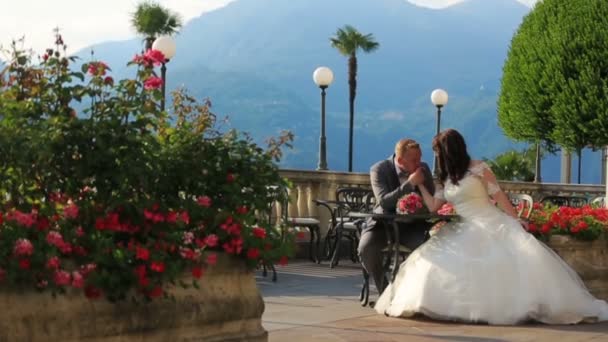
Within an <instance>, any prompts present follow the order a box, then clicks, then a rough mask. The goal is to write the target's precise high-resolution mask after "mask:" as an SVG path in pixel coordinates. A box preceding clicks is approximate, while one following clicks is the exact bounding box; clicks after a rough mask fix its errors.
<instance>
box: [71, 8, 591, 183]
mask: <svg viewBox="0 0 608 342" xmlns="http://www.w3.org/2000/svg"><path fill="white" fill-rule="evenodd" d="M529 10H530V9H529V8H527V7H526V6H524V5H522V4H521V3H519V2H517V1H516V0H470V1H466V2H463V3H460V4H457V5H454V6H450V7H448V8H445V9H442V10H433V9H428V8H423V7H418V6H415V5H412V4H410V3H408V2H407V1H405V0H236V1H234V2H232V3H230V4H228V5H227V6H226V7H223V8H221V9H218V10H216V11H213V12H209V13H205V14H203V15H201V16H200V17H198V18H195V19H192V20H191V21H190V22H188V23H187V25H185V26H184V27H183V29H182V31H181V33H180V34H179V35H178V36H177V37H176V43H177V53H176V56H175V57H174V58H173V59H172V60H171V61H170V62H169V63H168V64H167V70H168V71H167V77H168V79H167V85H168V89H172V88H174V87H177V86H181V85H183V86H185V87H186V88H188V89H189V90H190V91H191V92H192V93H193V94H194V95H196V96H198V97H200V98H205V97H209V98H210V99H211V101H212V103H213V105H214V108H213V109H214V112H216V113H219V114H221V115H228V116H229V117H230V119H231V124H232V125H233V126H234V127H237V128H240V129H243V130H246V131H249V132H251V133H252V135H253V136H254V137H255V138H256V139H257V140H258V141H260V142H261V141H263V140H264V138H266V137H268V136H269V135H276V134H277V133H278V132H279V131H280V130H281V129H289V130H291V131H292V132H294V133H295V135H296V140H295V143H294V149H293V150H291V151H287V154H286V157H285V159H284V160H283V161H282V166H283V167H288V168H302V169H314V168H315V167H316V165H317V153H318V152H317V151H318V140H319V139H318V137H319V129H320V128H319V126H320V124H319V103H320V95H319V89H318V88H317V87H316V86H315V85H314V83H313V81H312V72H313V71H314V69H315V68H316V67H318V66H321V65H325V66H328V67H330V68H331V69H332V70H333V71H334V75H335V79H334V83H333V84H332V85H331V86H330V87H329V88H328V90H327V121H326V124H327V144H328V163H329V167H330V169H332V170H345V169H346V166H347V155H348V84H347V60H346V58H345V57H343V56H341V55H339V54H338V52H337V51H336V50H334V49H333V48H331V46H330V44H329V37H330V36H332V35H333V34H334V33H335V31H336V30H337V28H339V27H342V26H343V25H345V24H350V25H353V26H355V27H356V28H357V29H358V30H360V31H361V32H362V33H373V34H374V37H375V38H376V40H377V41H378V42H379V43H380V48H379V49H378V50H377V51H376V52H374V53H371V54H364V53H359V54H358V62H359V74H358V87H357V98H356V104H355V132H354V167H355V170H356V171H367V170H369V167H370V166H371V165H372V164H373V163H374V162H375V161H377V160H379V159H381V158H384V157H386V156H388V155H389V154H391V153H392V149H393V146H394V143H395V141H396V140H397V139H399V138H401V137H405V136H408V137H412V138H415V139H417V140H419V141H420V142H421V143H422V144H423V147H424V151H423V158H424V159H426V160H429V161H431V158H432V152H431V149H430V141H431V139H432V137H433V136H434V133H435V122H436V121H435V120H436V114H435V108H434V107H433V105H432V104H431V103H430V93H431V91H432V90H433V89H435V88H443V89H446V90H447V91H448V93H449V97H450V99H449V103H448V104H447V106H446V107H445V108H444V109H443V114H442V117H441V120H442V121H441V127H442V128H446V127H454V128H457V129H459V130H460V131H461V132H462V133H463V134H464V135H465V137H466V138H467V141H468V144H469V148H470V150H471V154H472V155H473V156H474V157H476V158H481V157H490V158H491V157H493V156H495V155H496V154H498V153H500V152H502V151H504V150H505V149H508V148H511V147H523V145H521V144H515V143H513V142H511V141H510V140H509V139H507V138H506V137H504V135H503V134H502V131H501V130H500V128H499V127H498V125H497V119H496V100H497V94H498V90H499V86H500V77H501V73H502V65H503V62H504V59H505V57H506V54H507V50H508V46H509V42H510V40H511V37H512V36H513V34H514V32H515V30H516V29H517V27H518V26H519V24H520V22H521V21H522V18H523V16H524V15H525V14H526V13H528V11H529ZM141 45H142V44H141V41H140V40H131V41H126V42H110V43H104V44H99V45H97V46H93V47H92V49H93V50H94V51H95V56H96V58H99V59H102V60H104V61H106V62H107V63H108V64H110V65H111V66H113V67H114V73H115V74H118V75H120V76H132V74H133V73H134V70H127V69H126V68H125V67H122V66H123V65H124V64H125V61H127V60H129V59H131V57H132V56H133V55H134V54H135V53H137V52H139V51H141ZM89 50H90V49H85V50H84V51H82V53H81V55H82V56H88V51H89ZM85 58H88V57H85ZM584 159H587V160H589V161H591V159H592V158H584ZM595 159H598V160H599V158H595ZM551 162H555V161H548V163H551ZM557 165H559V160H558V164H557ZM584 170H585V171H586V172H587V170H589V172H591V174H590V175H589V177H591V178H594V177H596V178H597V180H596V181H599V171H597V170H598V168H597V167H588V166H587V161H585V168H584ZM545 172H547V176H545V179H547V180H550V181H558V180H559V173H558V172H556V170H555V168H553V167H551V168H545ZM584 176H585V177H587V175H584ZM585 177H584V178H585Z"/></svg>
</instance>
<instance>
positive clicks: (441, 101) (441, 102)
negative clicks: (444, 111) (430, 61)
mask: <svg viewBox="0 0 608 342" xmlns="http://www.w3.org/2000/svg"><path fill="white" fill-rule="evenodd" d="M431 102H433V104H434V105H435V107H437V129H436V131H435V134H439V129H440V127H441V108H443V106H445V105H446V104H447V103H448V93H447V92H446V91H445V90H443V89H435V90H433V92H432V93H431ZM437 164H438V162H437V155H435V158H434V159H433V176H434V177H437V174H438V170H437V167H438V165H437Z"/></svg>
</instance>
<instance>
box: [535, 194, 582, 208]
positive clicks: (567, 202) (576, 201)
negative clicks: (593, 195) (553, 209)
mask: <svg viewBox="0 0 608 342" xmlns="http://www.w3.org/2000/svg"><path fill="white" fill-rule="evenodd" d="M540 202H541V203H551V204H554V205H557V206H560V207H562V206H568V207H577V208H578V207H582V206H584V205H586V204H588V202H589V199H588V198H587V197H582V196H563V195H549V196H545V197H543V198H542V199H541V200H540Z"/></svg>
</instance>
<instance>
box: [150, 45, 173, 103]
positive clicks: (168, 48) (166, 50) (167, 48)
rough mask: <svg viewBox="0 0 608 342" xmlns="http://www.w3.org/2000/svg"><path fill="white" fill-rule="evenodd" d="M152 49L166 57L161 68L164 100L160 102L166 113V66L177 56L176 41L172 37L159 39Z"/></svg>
mask: <svg viewBox="0 0 608 342" xmlns="http://www.w3.org/2000/svg"><path fill="white" fill-rule="evenodd" d="M152 49H154V50H158V51H160V52H162V53H163V55H164V56H165V61H164V62H163V63H162V65H161V67H160V78H161V79H162V80H163V84H162V86H161V92H162V98H161V100H160V109H161V110H162V111H164V110H165V83H167V66H166V65H165V64H167V63H169V60H170V59H171V58H173V56H175V41H174V40H173V38H171V37H170V36H162V37H158V38H156V40H155V41H154V43H152Z"/></svg>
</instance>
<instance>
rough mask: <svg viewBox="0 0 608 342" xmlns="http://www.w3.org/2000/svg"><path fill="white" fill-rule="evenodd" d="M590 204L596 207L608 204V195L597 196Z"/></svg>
mask: <svg viewBox="0 0 608 342" xmlns="http://www.w3.org/2000/svg"><path fill="white" fill-rule="evenodd" d="M590 204H591V205H593V206H595V207H604V206H606V197H604V196H598V197H595V198H594V199H592V200H591V202H590Z"/></svg>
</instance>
